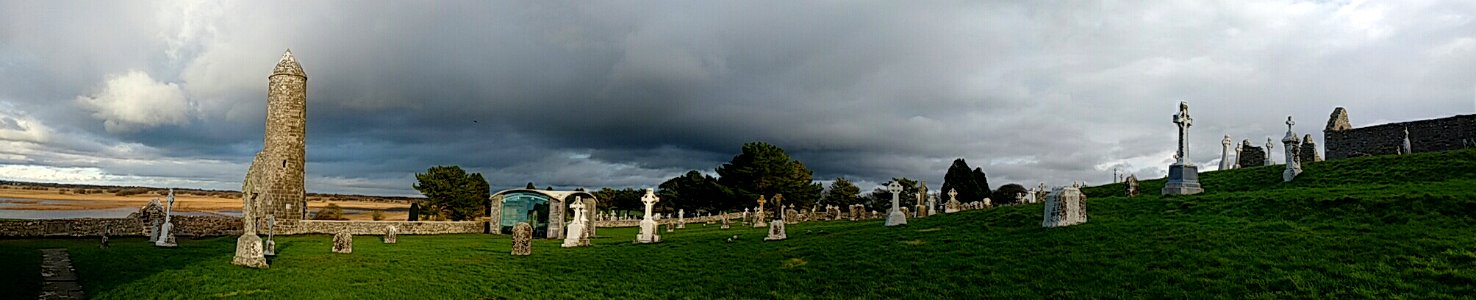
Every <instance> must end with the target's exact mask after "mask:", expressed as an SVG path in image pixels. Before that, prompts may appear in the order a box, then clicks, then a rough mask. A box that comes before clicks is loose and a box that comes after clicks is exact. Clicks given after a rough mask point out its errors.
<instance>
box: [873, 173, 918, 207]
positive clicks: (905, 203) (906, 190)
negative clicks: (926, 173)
mask: <svg viewBox="0 0 1476 300" xmlns="http://www.w3.org/2000/svg"><path fill="white" fill-rule="evenodd" d="M892 181H896V182H897V183H898V184H901V185H902V195H901V198H900V199H897V203H898V205H899V206H898V207H912V206H915V205H917V191H918V188H917V181H916V180H912V179H907V178H906V177H903V178H892ZM892 181H887V182H886V183H883V184H882V186H881V187H878V188H876V189H875V190H872V191H871V196H870V197H867V198H868V199H867V201H866V202H867V203H866V209H868V210H875V211H879V212H885V211H887V210H889V209H892V191H888V190H887V185H889V184H891V183H892Z"/></svg>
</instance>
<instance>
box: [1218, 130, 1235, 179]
mask: <svg viewBox="0 0 1476 300" xmlns="http://www.w3.org/2000/svg"><path fill="white" fill-rule="evenodd" d="M1230 143H1231V142H1230V135H1228V134H1227V135H1225V139H1223V140H1220V170H1229V169H1230V167H1231V166H1234V164H1231V163H1230Z"/></svg>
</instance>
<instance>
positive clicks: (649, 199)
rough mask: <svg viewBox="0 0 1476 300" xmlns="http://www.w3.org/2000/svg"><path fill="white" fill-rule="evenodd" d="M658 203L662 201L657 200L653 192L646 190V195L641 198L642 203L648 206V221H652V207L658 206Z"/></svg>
mask: <svg viewBox="0 0 1476 300" xmlns="http://www.w3.org/2000/svg"><path fill="white" fill-rule="evenodd" d="M657 201H660V200H658V199H657V198H656V194H655V193H654V192H653V190H652V189H646V195H644V196H641V203H645V204H646V219H651V207H652V206H653V205H656V202H657Z"/></svg>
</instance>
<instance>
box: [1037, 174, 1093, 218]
mask: <svg viewBox="0 0 1476 300" xmlns="http://www.w3.org/2000/svg"><path fill="white" fill-rule="evenodd" d="M1086 222H1087V213H1086V195H1083V194H1082V193H1081V185H1080V184H1073V185H1071V186H1066V187H1060V188H1056V189H1055V190H1052V191H1051V193H1050V194H1047V195H1046V200H1045V216H1044V219H1043V220H1041V222H1040V226H1041V227H1045V228H1051V227H1064V226H1071V225H1076V224H1081V223H1086Z"/></svg>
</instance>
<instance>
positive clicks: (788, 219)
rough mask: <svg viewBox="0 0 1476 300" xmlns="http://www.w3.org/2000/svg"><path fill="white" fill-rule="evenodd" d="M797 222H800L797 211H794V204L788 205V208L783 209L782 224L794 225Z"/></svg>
mask: <svg viewBox="0 0 1476 300" xmlns="http://www.w3.org/2000/svg"><path fill="white" fill-rule="evenodd" d="M799 221H800V216H799V211H798V210H795V209H794V204H790V205H789V208H787V209H784V223H785V224H794V223H798V222H799Z"/></svg>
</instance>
